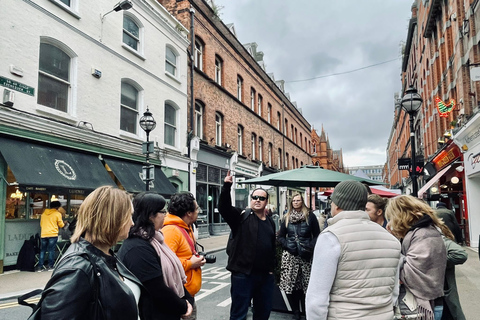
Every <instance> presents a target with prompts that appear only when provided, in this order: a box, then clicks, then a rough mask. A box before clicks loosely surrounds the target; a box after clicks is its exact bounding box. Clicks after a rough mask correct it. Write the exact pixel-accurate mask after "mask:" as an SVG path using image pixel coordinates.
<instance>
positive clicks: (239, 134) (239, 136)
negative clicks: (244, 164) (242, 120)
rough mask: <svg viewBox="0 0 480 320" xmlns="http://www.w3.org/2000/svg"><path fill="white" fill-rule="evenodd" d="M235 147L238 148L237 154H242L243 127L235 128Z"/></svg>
mask: <svg viewBox="0 0 480 320" xmlns="http://www.w3.org/2000/svg"><path fill="white" fill-rule="evenodd" d="M237 146H238V154H239V155H242V154H243V127H242V126H238V127H237Z"/></svg>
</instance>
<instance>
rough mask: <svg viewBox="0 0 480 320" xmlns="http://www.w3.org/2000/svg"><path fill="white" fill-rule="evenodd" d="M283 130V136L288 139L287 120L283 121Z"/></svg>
mask: <svg viewBox="0 0 480 320" xmlns="http://www.w3.org/2000/svg"><path fill="white" fill-rule="evenodd" d="M283 128H284V130H285V132H284V133H283V134H284V135H286V136H287V137H288V120H287V119H285V124H284V127H283Z"/></svg>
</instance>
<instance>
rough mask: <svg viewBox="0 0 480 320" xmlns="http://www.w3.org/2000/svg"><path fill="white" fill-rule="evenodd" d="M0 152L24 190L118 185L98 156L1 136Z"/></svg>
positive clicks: (73, 188)
mask: <svg viewBox="0 0 480 320" xmlns="http://www.w3.org/2000/svg"><path fill="white" fill-rule="evenodd" d="M0 152H1V154H2V155H3V157H4V158H5V161H6V162H7V164H8V165H9V166H10V169H11V170H12V172H13V175H14V176H15V179H16V182H18V184H19V187H20V189H21V190H25V191H29V190H32V191H50V192H57V191H64V189H72V190H90V191H91V190H94V189H96V188H97V187H100V186H103V185H111V186H116V185H115V183H114V181H113V180H112V178H111V177H110V176H109V174H108V172H107V170H106V169H105V167H104V165H103V164H102V162H101V161H100V160H99V159H98V156H96V155H93V154H87V153H81V152H78V151H74V150H67V149H61V148H58V147H54V146H51V145H43V144H38V143H35V142H30V141H24V140H13V139H8V138H4V137H0Z"/></svg>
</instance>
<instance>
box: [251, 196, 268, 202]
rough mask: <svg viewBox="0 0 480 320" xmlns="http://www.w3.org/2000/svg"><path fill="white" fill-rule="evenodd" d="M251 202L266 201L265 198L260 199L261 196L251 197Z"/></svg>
mask: <svg viewBox="0 0 480 320" xmlns="http://www.w3.org/2000/svg"><path fill="white" fill-rule="evenodd" d="M252 199H253V200H260V201H265V200H267V197H262V196H252Z"/></svg>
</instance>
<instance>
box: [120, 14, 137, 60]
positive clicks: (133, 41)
mask: <svg viewBox="0 0 480 320" xmlns="http://www.w3.org/2000/svg"><path fill="white" fill-rule="evenodd" d="M123 43H125V44H126V45H127V46H129V47H130V48H132V49H133V50H135V51H140V26H139V25H138V24H137V23H136V22H135V21H134V20H133V19H132V18H131V17H129V16H128V15H124V16H123Z"/></svg>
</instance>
